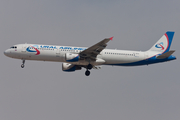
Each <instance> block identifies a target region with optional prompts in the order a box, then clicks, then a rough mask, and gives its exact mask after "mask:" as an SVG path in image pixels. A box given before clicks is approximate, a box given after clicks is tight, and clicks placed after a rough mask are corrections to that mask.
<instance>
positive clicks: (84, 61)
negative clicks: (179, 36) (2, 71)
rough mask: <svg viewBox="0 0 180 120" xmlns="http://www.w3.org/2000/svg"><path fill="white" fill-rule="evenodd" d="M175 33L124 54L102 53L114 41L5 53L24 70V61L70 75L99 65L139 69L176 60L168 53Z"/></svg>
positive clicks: (20, 48) (21, 47) (32, 47)
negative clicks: (50, 65) (49, 64)
mask: <svg viewBox="0 0 180 120" xmlns="http://www.w3.org/2000/svg"><path fill="white" fill-rule="evenodd" d="M173 36H174V32H171V31H168V32H166V33H165V34H164V35H163V36H162V37H161V38H160V39H159V40H158V41H157V42H156V43H155V44H154V45H153V46H152V47H151V48H150V49H149V50H147V51H144V52H141V51H127V50H115V49H105V48H106V46H107V43H108V42H109V41H110V40H112V39H113V37H111V38H106V39H104V40H102V41H100V42H99V43H97V44H95V45H93V46H91V47H89V48H85V47H72V46H56V45H41V44H17V45H13V46H12V47H11V48H9V49H7V50H5V51H4V54H5V55H6V56H8V57H11V58H16V59H21V60H22V65H21V67H22V68H24V66H25V65H24V64H25V60H38V61H53V62H63V63H62V70H63V71H66V72H73V71H76V70H81V69H82V68H85V69H86V71H85V75H86V76H89V75H90V70H91V69H92V68H94V69H100V68H101V67H100V66H101V65H113V66H139V65H149V64H155V63H160V62H166V61H171V60H175V59H176V57H175V56H173V55H172V54H173V53H174V52H175V50H170V46H171V43H172V39H173Z"/></svg>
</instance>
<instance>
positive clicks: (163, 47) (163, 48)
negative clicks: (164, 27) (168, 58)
mask: <svg viewBox="0 0 180 120" xmlns="http://www.w3.org/2000/svg"><path fill="white" fill-rule="evenodd" d="M173 36H174V32H171V31H167V32H166V33H165V34H164V35H163V36H162V37H161V38H160V39H159V40H158V41H157V42H156V44H154V45H153V46H152V47H151V49H149V50H148V51H156V52H160V53H166V52H168V51H169V49H170V46H171V42H172V39H173Z"/></svg>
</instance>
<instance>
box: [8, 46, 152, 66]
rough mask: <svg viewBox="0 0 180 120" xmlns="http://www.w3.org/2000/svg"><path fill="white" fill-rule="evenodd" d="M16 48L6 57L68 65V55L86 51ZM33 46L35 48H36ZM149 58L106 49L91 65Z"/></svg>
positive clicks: (75, 48) (124, 51)
mask: <svg viewBox="0 0 180 120" xmlns="http://www.w3.org/2000/svg"><path fill="white" fill-rule="evenodd" d="M15 46H16V47H17V48H10V49H8V50H6V51H5V55H6V56H8V57H12V58H16V59H22V60H39V61H54V62H66V63H72V62H67V61H66V60H65V54H66V53H73V54H78V53H80V52H81V51H83V50H85V49H86V48H84V47H70V46H55V45H34V44H18V45H15ZM31 46H35V48H34V47H31ZM38 51H39V53H38ZM152 55H153V54H152ZM149 57H151V54H150V53H148V52H139V51H126V50H113V49H104V50H103V51H101V53H100V54H98V56H97V60H96V61H94V62H92V63H91V64H92V65H101V64H111V65H112V64H124V63H132V62H136V61H141V60H144V59H147V58H149ZM73 64H75V65H88V64H89V62H88V61H87V60H79V61H78V62H73Z"/></svg>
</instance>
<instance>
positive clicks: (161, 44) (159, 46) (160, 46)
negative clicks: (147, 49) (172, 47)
mask: <svg viewBox="0 0 180 120" xmlns="http://www.w3.org/2000/svg"><path fill="white" fill-rule="evenodd" d="M155 47H156V48H161V50H164V46H163V42H161V43H158V44H156V45H155Z"/></svg>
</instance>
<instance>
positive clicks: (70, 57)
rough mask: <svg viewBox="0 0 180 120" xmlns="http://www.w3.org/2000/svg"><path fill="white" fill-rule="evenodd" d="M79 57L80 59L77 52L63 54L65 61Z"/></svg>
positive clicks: (76, 59) (71, 60) (77, 59)
mask: <svg viewBox="0 0 180 120" xmlns="http://www.w3.org/2000/svg"><path fill="white" fill-rule="evenodd" d="M79 59H80V57H79V54H72V53H66V54H65V60H66V61H67V62H77V61H79Z"/></svg>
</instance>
